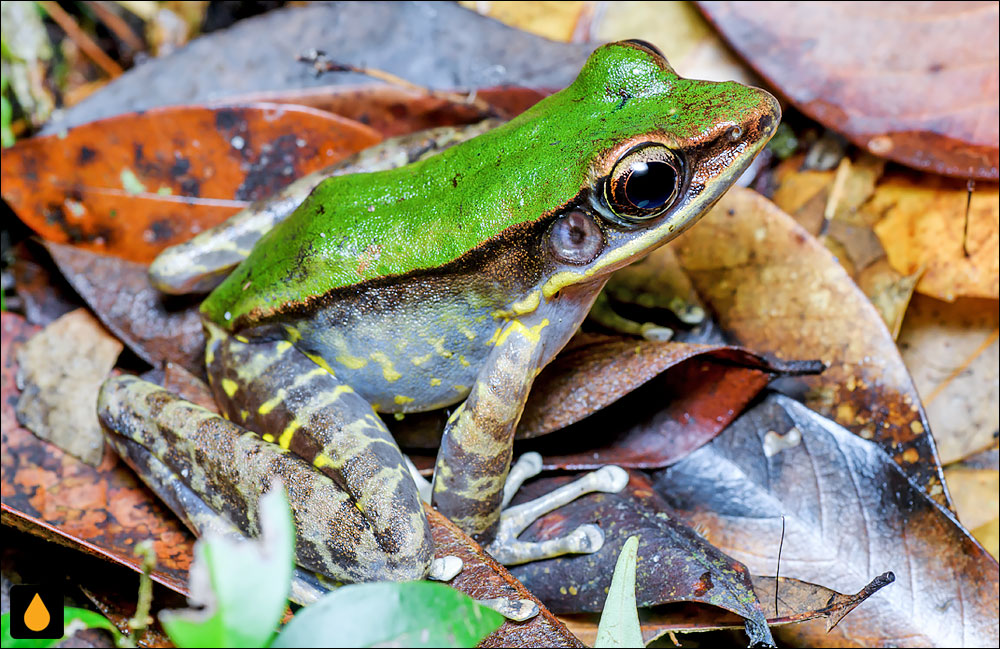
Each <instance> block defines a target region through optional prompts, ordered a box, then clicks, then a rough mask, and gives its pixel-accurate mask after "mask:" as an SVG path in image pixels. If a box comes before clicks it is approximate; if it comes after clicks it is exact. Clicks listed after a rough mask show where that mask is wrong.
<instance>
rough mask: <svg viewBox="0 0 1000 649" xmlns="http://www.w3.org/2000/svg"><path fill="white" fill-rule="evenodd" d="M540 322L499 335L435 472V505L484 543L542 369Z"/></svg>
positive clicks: (451, 424)
mask: <svg viewBox="0 0 1000 649" xmlns="http://www.w3.org/2000/svg"><path fill="white" fill-rule="evenodd" d="M547 325H548V320H543V321H541V322H539V323H537V324H533V325H532V323H530V322H529V323H527V324H526V323H522V322H521V321H518V320H515V321H513V322H511V323H509V324H508V325H507V326H506V327H505V328H504V330H503V331H502V332H501V334H500V335H499V336H498V339H497V343H496V347H495V348H494V349H493V351H492V352H491V353H490V355H489V356H488V357H487V359H486V363H485V364H484V366H483V368H482V370H481V371H480V373H479V376H478V378H477V379H476V383H475V385H473V386H472V391H471V392H470V393H469V397H468V398H467V399H466V400H465V402H464V403H462V404H461V405H460V406H459V407H458V409H457V410H455V412H454V413H453V414H452V416H451V417H450V418H449V420H448V423H447V425H446V426H445V431H444V436H443V437H442V439H441V447H440V449H439V451H438V457H437V465H436V467H435V470H434V487H433V503H434V507H435V508H437V509H438V510H439V511H441V513H443V514H444V515H445V516H447V517H448V518H450V519H451V520H452V521H454V522H455V524H456V525H458V526H459V527H460V528H462V530H464V531H465V532H466V533H468V534H470V535H472V536H473V537H474V538H475V539H476V540H478V541H479V542H480V543H484V544H485V543H488V542H489V541H491V540H492V538H493V536H494V534H495V533H496V527H497V523H498V521H499V519H500V505H501V500H502V499H503V487H504V482H505V481H506V478H507V472H508V470H509V469H510V459H511V449H512V445H513V440H514V430H515V428H516V427H517V422H518V420H519V419H520V418H521V412H522V411H523V410H524V404H525V401H527V398H528V391H529V390H530V389H531V383H532V381H533V380H534V378H535V374H536V370H537V368H538V365H539V358H540V356H541V351H542V345H541V340H540V332H541V330H542V329H544V327H545V326H547Z"/></svg>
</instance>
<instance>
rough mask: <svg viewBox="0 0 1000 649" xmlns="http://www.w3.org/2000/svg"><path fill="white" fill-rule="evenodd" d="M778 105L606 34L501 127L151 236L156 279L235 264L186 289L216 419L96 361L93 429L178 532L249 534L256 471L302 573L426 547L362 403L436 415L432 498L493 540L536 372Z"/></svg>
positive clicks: (386, 411)
mask: <svg viewBox="0 0 1000 649" xmlns="http://www.w3.org/2000/svg"><path fill="white" fill-rule="evenodd" d="M780 116H781V111H780V107H779V104H778V102H777V101H776V100H775V98H774V97H773V96H771V95H770V94H769V93H768V92H766V91H765V90H762V89H759V88H754V87H751V86H746V85H742V84H739V83H736V82H732V81H728V82H712V81H701V80H690V79H685V78H683V77H681V76H679V75H678V74H677V73H676V72H675V71H674V69H673V68H672V67H671V66H670V64H669V63H668V62H667V60H666V58H665V57H664V56H663V54H662V53H661V52H660V51H659V50H658V49H657V48H656V47H655V46H653V45H651V44H649V43H646V42H644V41H639V40H628V41H619V42H615V43H609V44H605V45H602V46H600V47H598V48H596V49H595V50H594V52H593V53H592V54H591V55H590V56H589V58H588V59H587V61H586V63H585V64H584V66H583V68H582V69H581V71H580V73H579V75H578V76H577V78H576V79H575V81H574V82H573V83H572V84H570V85H569V86H568V87H567V88H565V89H563V90H561V91H559V92H556V93H554V94H552V95H550V96H548V97H546V98H545V99H542V100H541V101H539V102H538V103H537V104H535V105H534V106H533V107H531V108H529V109H528V110H526V111H525V112H523V113H522V114H521V115H519V116H518V117H516V118H514V119H512V120H510V121H508V122H506V123H504V124H502V125H500V126H497V127H495V128H492V129H490V130H488V131H486V132H483V133H482V134H479V135H478V136H476V137H474V138H472V139H468V140H466V141H462V142H460V143H457V144H455V145H454V146H451V147H449V148H447V149H445V150H443V151H440V152H436V153H435V154H434V155H431V156H427V157H424V158H421V159H419V160H416V161H414V162H412V163H410V164H406V165H402V166H397V167H394V168H389V169H384V170H380V171H372V172H371V173H359V174H348V175H334V176H331V177H328V178H326V179H324V180H322V181H321V182H319V183H318V184H316V186H315V188H313V189H312V190H311V193H309V194H308V196H307V197H306V198H305V199H304V200H303V201H302V202H301V204H300V205H298V207H296V208H295V209H294V210H292V211H290V213H289V214H288V215H287V217H283V218H281V219H270V220H268V222H267V224H266V226H262V227H259V228H257V229H256V230H254V228H248V227H245V225H244V226H241V229H240V230H239V231H240V234H239V239H238V240H234V239H233V238H232V236H230V237H229V238H227V237H226V236H225V232H226V227H225V226H221V227H220V229H218V230H217V231H213V232H211V233H207V234H208V236H207V237H204V236H203V237H201V238H200V240H199V241H200V243H199V244H198V245H196V246H193V247H192V246H188V247H187V248H183V249H182V250H181V251H180V252H178V251H177V250H174V251H167V252H166V253H164V255H165V257H164V258H165V259H166V258H170V259H172V265H168V264H159V265H158V264H157V263H156V262H154V264H153V266H152V268H151V275H152V276H153V280H154V283H156V284H157V285H158V286H160V287H161V288H164V289H165V290H167V291H170V290H171V287H172V286H174V285H173V284H172V283H171V272H170V270H169V267H173V268H177V267H179V266H180V267H183V266H185V265H186V266H188V267H189V270H190V268H194V272H193V275H194V276H195V277H196V278H197V277H199V276H209V275H212V274H215V275H219V276H221V274H220V273H219V268H220V267H221V266H223V265H225V264H232V261H233V258H234V256H235V258H236V259H240V260H241V261H239V263H238V264H236V265H235V267H234V268H233V269H232V270H231V271H230V272H229V273H228V275H226V276H225V278H224V279H222V280H221V283H218V284H217V286H215V288H214V290H212V292H211V293H210V294H209V295H208V297H207V298H206V299H205V300H204V302H203V303H202V305H201V316H202V321H203V326H204V330H205V338H206V345H205V369H206V374H207V377H208V381H209V385H210V386H211V390H212V393H213V395H214V397H215V400H216V403H217V404H218V406H219V408H220V409H221V411H222V415H221V416H220V415H215V414H214V413H212V412H210V411H209V410H206V409H204V408H201V407H200V406H197V405H195V404H192V403H189V402H186V401H184V400H182V399H180V398H178V397H176V396H174V395H171V394H170V393H169V392H167V391H165V390H163V389H162V388H159V387H158V386H156V385H154V384H151V383H148V382H144V381H142V380H140V379H137V378H135V377H130V376H119V377H112V378H109V379H108V380H107V381H106V382H105V383H104V385H103V386H102V389H101V392H100V396H99V400H98V416H99V419H100V421H101V423H102V425H103V427H104V429H105V431H106V436H107V438H108V440H109V441H110V442H111V443H112V445H114V446H115V448H116V449H117V450H118V451H119V453H120V454H121V455H122V456H123V457H124V458H125V459H126V461H127V462H129V463H130V464H131V465H132V466H133V467H135V468H136V469H137V470H138V471H139V473H140V475H141V476H142V477H143V479H144V480H146V482H147V483H148V484H150V485H151V486H153V488H154V490H156V491H157V492H158V493H161V494H165V495H164V498H165V500H166V501H167V502H168V504H169V505H170V506H171V507H172V508H173V509H175V511H177V510H178V509H185V510H186V512H187V513H186V514H184V516H187V519H186V520H187V521H189V524H193V525H195V526H197V520H196V519H199V518H201V517H202V516H203V515H207V514H206V512H209V511H211V512H216V513H222V512H224V516H225V517H226V519H227V520H229V521H231V522H232V524H233V525H234V526H235V527H236V528H238V529H240V530H242V531H244V532H245V533H246V534H248V535H254V534H255V533H256V532H257V531H258V529H259V522H258V520H257V519H258V514H257V504H256V503H257V501H258V500H259V498H260V494H261V493H262V492H263V491H264V490H265V489H266V488H268V485H269V484H270V481H271V480H272V479H274V478H275V477H277V478H279V479H280V480H281V483H282V484H283V485H284V488H285V489H287V491H288V495H289V499H290V501H291V503H292V510H293V518H294V519H295V523H296V527H297V530H298V532H297V533H298V541H297V543H296V553H297V555H296V557H297V558H296V560H297V562H298V563H299V565H301V566H303V567H305V568H307V569H309V570H314V571H316V572H318V573H321V574H325V575H329V576H330V577H332V578H333V579H336V580H338V581H341V582H355V581H374V580H402V579H419V578H422V577H424V576H426V574H427V572H428V570H429V566H430V564H431V561H432V557H433V541H432V538H431V533H430V529H429V525H428V523H427V518H426V515H425V514H424V511H423V505H422V502H421V497H420V490H419V488H418V486H417V483H416V482H415V481H414V480H413V479H412V471H411V468H410V466H409V465H408V464H407V460H406V458H405V456H404V455H403V453H402V452H401V451H400V449H399V447H398V445H397V444H396V442H395V440H394V439H393V437H392V435H391V433H390V432H389V430H388V428H387V426H386V425H385V422H384V421H383V420H382V418H381V417H380V415H387V416H406V415H407V414H409V413H420V412H426V411H430V410H434V409H441V408H450V409H451V411H450V415H449V416H448V418H447V423H446V424H445V426H444V430H443V434H442V437H441V442H440V446H439V449H438V454H437V460H436V464H435V467H434V474H433V478H432V483H431V487H430V490H429V491H430V500H431V505H432V506H433V507H434V508H435V509H437V510H438V511H439V512H441V513H442V514H444V515H445V516H446V517H448V518H449V519H451V521H452V522H454V523H455V524H456V525H457V526H458V527H459V528H460V529H462V530H463V531H464V532H466V533H467V534H469V535H470V536H472V537H473V538H474V539H476V540H477V541H479V542H480V543H482V544H484V545H486V546H487V547H488V548H490V551H491V552H494V551H496V552H499V551H500V550H499V549H498V548H496V546H495V543H496V538H497V535H498V529H499V528H500V523H501V518H502V510H503V507H504V505H505V501H507V500H509V497H510V489H509V488H507V489H506V492H505V487H507V483H508V481H507V478H508V473H509V472H511V464H512V458H513V437H514V432H515V429H516V427H517V423H518V421H519V418H520V416H521V413H522V411H523V409H524V406H525V402H526V400H527V397H528V394H529V391H530V389H531V387H532V383H533V381H534V379H535V377H536V376H538V374H539V373H540V372H541V370H542V369H543V368H544V367H545V366H546V365H547V364H548V363H549V362H550V361H551V360H552V359H553V358H554V357H555V356H556V354H557V353H558V352H559V351H560V350H561V349H562V348H563V347H564V346H565V345H566V343H567V342H568V341H569V339H570V338H571V337H572V336H573V335H574V333H575V332H576V330H577V329H578V327H579V325H580V323H581V322H582V321H583V319H584V318H585V317H586V315H587V312H588V310H589V309H590V307H591V305H592V304H593V302H594V301H595V299H596V298H597V296H598V295H599V293H600V292H601V289H602V287H603V286H604V284H605V282H606V281H607V280H608V278H609V276H610V275H611V274H612V273H613V272H614V271H615V270H618V269H620V268H622V267H624V266H626V265H628V264H629V263H631V262H634V261H636V260H638V259H641V258H642V257H644V256H645V255H647V254H648V253H650V252H651V251H653V250H655V249H656V248H658V247H660V246H662V245H664V244H665V243H667V242H668V241H670V240H671V239H673V238H674V237H676V236H678V235H680V234H681V233H682V232H683V231H685V230H686V229H687V228H689V227H691V226H692V225H693V224H694V223H695V222H696V221H697V220H698V219H699V218H700V217H701V216H702V215H703V214H705V213H706V212H707V211H708V210H709V209H710V208H711V207H712V206H713V205H714V204H715V203H716V202H717V201H718V200H719V198H720V197H721V196H722V195H723V193H724V192H725V191H726V190H727V189H728V188H729V187H730V186H732V185H733V183H734V182H735V181H736V180H737V178H739V177H740V175H741V174H742V173H743V171H744V170H746V169H747V167H748V166H749V165H750V163H751V161H752V160H753V159H754V157H755V156H756V155H757V154H758V153H759V152H760V151H761V149H762V148H763V146H764V145H765V144H766V143H767V141H768V140H769V139H770V137H771V136H772V135H773V133H774V131H775V129H776V127H777V125H778V122H779V120H780ZM206 241H215V242H216V244H215V248H213V249H212V252H210V253H207V254H202V253H203V250H204V247H203V245H202V244H204V243H205V242H206ZM185 245H187V244H182V246H185ZM219 251H228V253H226V254H222V253H220V252H219ZM234 251H235V252H234ZM227 255H228V256H227ZM216 258H217V262H218V263H214V262H213V261H212V260H213V259H216ZM178 259H180V260H181V262H180V263H179V264H178ZM184 260H187V262H186V263H185V261H184ZM213 263H214V265H213ZM178 281H179V282H180V283H181V284H183V285H184V286H190V285H192V282H193V283H197V279H195V280H192V273H191V272H188V273H187V276H186V277H185V278H184V279H183V280H178ZM602 471H603V470H602ZM619 471H620V470H619ZM621 473H624V472H623V471H622V472H621ZM626 480H627V476H626ZM622 486H623V485H622V484H619V485H618V486H616V487H614V488H615V489H620V488H621V487H622ZM588 488H590V487H584V489H588ZM505 493H506V495H505ZM572 497H575V496H573V495H569V496H566V495H565V494H564V495H563V496H560V497H559V498H561V499H562V500H559V499H558V498H557V500H559V502H564V501H565V499H566V498H572ZM552 506H558V505H552V504H551V502H547V503H545V504H542V505H538V506H535V505H531V506H528V507H527V508H525V507H524V506H523V505H522V506H521V507H522V509H524V510H530V512H531V513H534V514H537V513H538V512H541V511H548V510H549V509H551V507H552ZM191 512H194V513H191ZM191 521H193V523H192V522H191ZM521 525H522V527H521V529H523V524H521ZM508 536H509V535H508ZM507 541H509V542H516V539H510V538H508V539H507ZM549 543H551V542H549ZM543 551H547V550H546V549H545V548H541V549H538V551H537V552H535V550H528V551H527V552H526V553H524V552H522V553H521V554H520V555H519V556H521V558H522V559H523V558H524V557H525V556H527V557H529V559H528V560H531V558H532V557H536V556H537V557H540V556H547V555H543V554H542V552H543Z"/></svg>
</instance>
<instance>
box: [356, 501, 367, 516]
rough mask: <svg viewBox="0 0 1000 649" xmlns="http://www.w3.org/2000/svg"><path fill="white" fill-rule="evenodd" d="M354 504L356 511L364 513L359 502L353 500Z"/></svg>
mask: <svg viewBox="0 0 1000 649" xmlns="http://www.w3.org/2000/svg"><path fill="white" fill-rule="evenodd" d="M354 506H355V507H357V508H358V511H359V512H361V513H362V514H364V513H365V508H364V507H362V506H361V503H359V502H357V501H354Z"/></svg>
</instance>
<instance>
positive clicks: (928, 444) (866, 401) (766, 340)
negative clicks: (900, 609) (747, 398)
mask: <svg viewBox="0 0 1000 649" xmlns="http://www.w3.org/2000/svg"><path fill="white" fill-rule="evenodd" d="M671 245H673V246H674V247H675V250H676V251H677V256H678V259H680V261H681V264H682V265H683V266H684V269H685V270H686V271H687V273H688V275H689V276H690V277H691V280H692V282H693V283H694V285H695V287H696V288H697V289H698V292H699V293H700V294H701V297H702V299H703V300H704V301H705V302H706V303H707V304H708V305H709V306H710V307H711V308H712V309H713V310H714V311H715V313H716V314H717V316H718V322H719V324H720V326H722V327H723V329H725V330H726V331H727V332H728V333H729V334H731V335H732V337H733V338H734V339H735V340H736V341H738V342H739V343H740V344H741V345H745V346H746V347H748V348H750V349H754V350H757V351H758V352H761V353H765V354H774V355H776V356H778V357H779V358H818V359H820V360H822V361H824V362H825V363H826V364H827V366H828V368H829V369H827V370H826V372H824V373H823V374H822V375H820V376H814V377H804V378H802V379H799V381H801V389H802V392H804V395H803V396H804V398H805V403H806V404H807V405H808V406H809V407H811V408H813V409H815V410H817V411H819V412H821V413H823V414H826V415H828V416H830V417H832V418H834V419H835V420H836V421H837V422H838V423H840V424H842V425H844V426H846V427H847V428H849V429H851V430H852V431H853V432H854V433H856V434H858V435H860V436H861V437H863V438H865V439H871V440H874V441H876V442H878V444H879V445H880V446H881V447H882V448H883V449H884V450H885V451H886V452H887V453H889V454H890V455H892V456H893V457H894V458H895V459H896V461H897V462H899V463H900V465H901V466H902V467H903V468H904V470H905V471H906V472H907V473H908V475H909V476H910V477H911V478H912V479H913V480H914V481H915V482H916V483H917V484H919V485H920V486H921V487H922V488H923V489H925V490H926V492H927V493H928V494H930V495H931V497H932V498H935V499H937V501H938V502H939V503H940V504H942V505H945V506H947V498H946V497H945V495H944V490H943V486H942V485H941V483H940V477H941V473H940V468H939V466H938V465H937V455H936V452H935V450H934V441H933V439H931V438H930V436H929V435H928V434H927V428H928V427H929V424H928V423H927V420H926V419H925V418H924V414H923V410H922V409H921V406H920V402H919V398H918V396H917V391H916V389H915V388H914V386H913V382H912V381H911V379H910V377H909V375H908V374H907V372H906V367H905V365H904V364H903V361H902V359H901V358H900V357H899V352H898V351H897V349H896V345H895V343H894V342H893V340H892V336H891V335H889V332H888V331H887V330H886V328H885V327H884V325H883V323H882V319H881V317H880V316H879V314H878V312H877V311H875V309H874V308H873V307H872V306H871V303H870V302H869V301H868V300H867V299H866V298H865V296H864V294H863V293H861V291H860V290H859V289H858V287H857V286H856V285H855V284H854V282H853V281H851V278H850V277H849V276H848V275H847V273H846V272H845V271H844V270H843V268H842V267H841V266H839V265H838V264H837V262H836V261H835V260H834V259H833V257H832V256H831V255H829V254H828V253H827V251H826V250H824V248H823V246H822V245H821V244H820V243H819V242H817V241H816V240H815V239H814V238H812V237H810V236H809V235H808V233H806V232H805V231H804V230H803V229H802V228H800V227H798V226H797V225H796V224H795V222H794V221H793V220H792V219H791V218H790V217H789V216H788V215H786V214H785V213H783V212H782V211H781V210H779V209H778V208H777V207H775V205H774V204H773V203H771V202H769V201H768V200H767V199H765V198H763V197H762V196H760V195H759V194H757V193H756V192H753V191H750V190H746V189H739V188H735V189H733V190H730V191H729V193H727V194H726V195H725V196H723V197H722V200H721V201H719V204H718V205H717V206H716V207H715V209H713V210H712V211H711V212H709V213H708V214H707V215H706V216H705V217H704V219H703V223H701V224H699V225H698V227H696V228H692V229H691V230H689V231H687V232H686V233H684V234H683V235H681V237H679V238H678V239H677V240H676V242H675V243H674V244H671ZM994 403H995V401H994Z"/></svg>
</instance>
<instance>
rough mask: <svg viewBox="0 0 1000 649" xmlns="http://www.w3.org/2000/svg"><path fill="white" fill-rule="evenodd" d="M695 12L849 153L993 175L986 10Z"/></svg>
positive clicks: (978, 5) (999, 34) (964, 6)
mask: <svg viewBox="0 0 1000 649" xmlns="http://www.w3.org/2000/svg"><path fill="white" fill-rule="evenodd" d="M698 5H699V7H700V8H701V10H702V12H703V13H705V15H706V16H707V17H708V19H709V20H710V21H711V22H712V23H713V24H715V26H716V27H718V28H719V31H721V32H722V35H723V37H724V38H725V39H726V40H727V41H729V43H730V45H732V46H733V48H734V49H735V50H736V51H737V52H738V53H739V54H741V55H742V56H743V58H744V59H746V60H747V62H748V63H750V65H751V66H753V68H754V69H755V70H756V71H757V72H758V73H760V75H761V76H763V77H764V78H765V79H767V80H768V81H769V82H770V83H771V85H773V86H774V87H776V88H777V89H778V90H779V91H780V92H781V93H782V94H783V95H785V96H786V97H788V99H790V100H791V101H792V103H794V104H795V105H796V107H798V108H799V109H800V110H801V111H802V112H804V113H805V114H807V115H809V116H810V117H812V118H814V119H816V120H818V121H819V122H821V123H822V124H824V125H825V126H827V127H829V128H831V129H833V130H835V131H837V132H839V133H842V134H843V135H845V136H847V137H848V138H849V139H850V140H851V141H853V142H854V143H855V144H857V145H858V146H860V147H862V148H865V149H867V150H869V151H871V152H872V153H874V154H876V155H879V156H883V157H886V158H889V159H891V160H895V161H897V162H901V163H903V164H906V165H910V166H912V167H915V168H917V169H923V170H927V171H932V172H934V173H940V174H945V175H949V176H958V177H963V178H977V179H983V180H996V179H997V178H998V176H1000V126H998V124H1000V100H998V99H997V97H998V95H997V88H998V87H1000V66H998V61H1000V50H998V46H997V43H998V42H1000V28H998V24H1000V23H998V20H997V14H998V8H997V4H996V3H995V2H925V3H920V4H919V5H915V4H909V3H897V4H871V3H866V2H822V3H816V2H810V3H802V4H788V5H786V4H779V3H768V2H699V3H698ZM915 43H920V47H914V44H915Z"/></svg>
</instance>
